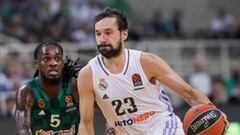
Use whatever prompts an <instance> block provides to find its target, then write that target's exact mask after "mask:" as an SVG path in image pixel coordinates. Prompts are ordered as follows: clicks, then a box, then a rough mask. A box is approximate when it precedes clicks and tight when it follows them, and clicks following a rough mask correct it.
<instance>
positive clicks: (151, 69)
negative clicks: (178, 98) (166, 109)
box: [144, 54, 191, 95]
mask: <svg viewBox="0 0 240 135" xmlns="http://www.w3.org/2000/svg"><path fill="white" fill-rule="evenodd" d="M144 66H145V70H146V72H147V73H148V74H149V76H150V78H154V79H156V80H158V81H160V82H161V83H162V84H164V85H166V86H168V87H169V88H171V89H172V90H174V91H175V92H177V93H178V94H180V95H182V94H183V93H184V92H183V91H188V90H191V86H189V85H188V84H187V83H186V82H185V81H184V80H183V79H182V78H181V77H180V76H179V75H178V74H177V73H176V72H175V71H173V69H172V68H171V67H170V66H169V65H168V64H167V63H166V62H165V61H164V60H163V59H161V58H160V57H158V56H156V55H154V54H145V58H144Z"/></svg>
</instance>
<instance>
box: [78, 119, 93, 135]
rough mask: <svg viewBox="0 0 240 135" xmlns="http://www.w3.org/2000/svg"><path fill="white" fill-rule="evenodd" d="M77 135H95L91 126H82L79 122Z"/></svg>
mask: <svg viewBox="0 0 240 135" xmlns="http://www.w3.org/2000/svg"><path fill="white" fill-rule="evenodd" d="M78 135H95V133H94V128H93V126H92V124H83V123H82V122H80V125H79V129H78Z"/></svg>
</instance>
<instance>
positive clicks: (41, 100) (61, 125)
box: [28, 77, 80, 135]
mask: <svg viewBox="0 0 240 135" xmlns="http://www.w3.org/2000/svg"><path fill="white" fill-rule="evenodd" d="M38 80H39V79H38V77H37V78H34V79H33V80H32V81H30V82H29V83H28V84H29V85H30V87H31V88H32V90H33V93H34V97H35V102H34V105H33V106H32V113H31V131H32V134H33V135H77V131H78V125H79V122H80V114H79V107H78V104H77V103H76V102H75V100H74V97H73V94H72V81H70V82H69V84H68V86H67V87H66V88H62V89H61V90H60V91H59V94H58V96H57V98H56V99H50V98H49V97H48V96H47V94H46V93H45V92H44V91H43V90H42V89H41V88H40V85H39V82H38Z"/></svg>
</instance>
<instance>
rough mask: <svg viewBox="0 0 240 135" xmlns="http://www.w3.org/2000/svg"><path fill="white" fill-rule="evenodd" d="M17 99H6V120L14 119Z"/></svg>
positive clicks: (4, 114) (4, 111)
mask: <svg viewBox="0 0 240 135" xmlns="http://www.w3.org/2000/svg"><path fill="white" fill-rule="evenodd" d="M15 108H16V104H15V98H14V97H12V96H8V97H7V98H6V99H5V110H3V111H2V117H4V118H13V117H14V115H15Z"/></svg>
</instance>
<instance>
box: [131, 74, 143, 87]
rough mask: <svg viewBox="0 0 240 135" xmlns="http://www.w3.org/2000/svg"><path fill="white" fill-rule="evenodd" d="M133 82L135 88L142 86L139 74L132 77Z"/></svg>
mask: <svg viewBox="0 0 240 135" xmlns="http://www.w3.org/2000/svg"><path fill="white" fill-rule="evenodd" d="M132 81H133V85H134V87H137V86H141V85H142V80H141V76H140V75H139V74H138V73H135V74H133V75H132Z"/></svg>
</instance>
